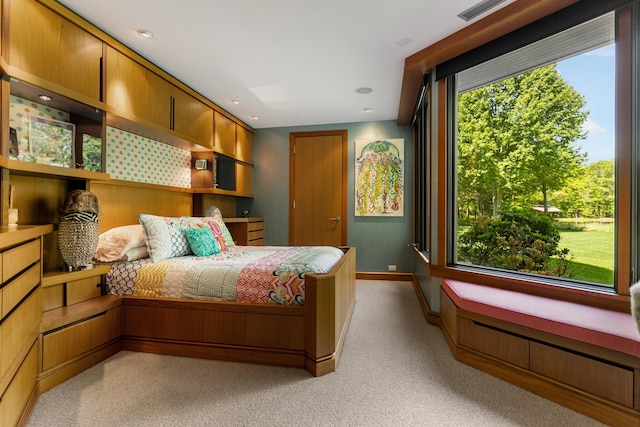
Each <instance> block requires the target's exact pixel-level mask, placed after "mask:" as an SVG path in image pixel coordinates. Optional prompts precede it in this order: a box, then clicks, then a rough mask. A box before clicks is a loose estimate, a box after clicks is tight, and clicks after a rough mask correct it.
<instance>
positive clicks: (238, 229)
mask: <svg viewBox="0 0 640 427" xmlns="http://www.w3.org/2000/svg"><path fill="white" fill-rule="evenodd" d="M224 223H225V225H226V226H227V228H228V229H229V233H231V237H233V241H234V242H235V243H236V245H240V246H262V245H264V219H263V218H260V217H251V218H225V219H224Z"/></svg>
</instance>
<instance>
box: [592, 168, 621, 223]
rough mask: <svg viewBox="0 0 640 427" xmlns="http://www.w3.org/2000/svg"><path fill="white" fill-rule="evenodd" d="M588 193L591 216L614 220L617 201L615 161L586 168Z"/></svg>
mask: <svg viewBox="0 0 640 427" xmlns="http://www.w3.org/2000/svg"><path fill="white" fill-rule="evenodd" d="M586 173H587V177H588V178H587V191H588V195H589V208H590V211H591V212H590V213H591V216H594V217H596V218H603V217H606V218H612V217H613V214H614V206H615V203H614V200H615V172H614V165H613V160H600V161H597V162H594V163H591V164H590V165H588V166H587V168H586Z"/></svg>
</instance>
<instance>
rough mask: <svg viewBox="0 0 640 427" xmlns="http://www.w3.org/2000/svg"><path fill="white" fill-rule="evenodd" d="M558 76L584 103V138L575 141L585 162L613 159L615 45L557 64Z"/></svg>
mask: <svg viewBox="0 0 640 427" xmlns="http://www.w3.org/2000/svg"><path fill="white" fill-rule="evenodd" d="M557 69H558V71H559V72H560V75H561V76H562V77H563V78H564V79H565V80H566V81H567V82H569V83H570V84H571V85H572V86H573V87H574V88H575V89H576V90H577V91H578V92H579V93H580V94H581V95H583V96H584V98H585V101H586V104H587V105H586V108H585V109H586V110H587V111H589V116H588V117H587V121H586V123H585V125H584V128H585V130H587V131H588V134H587V138H586V140H584V141H580V142H578V144H579V145H580V146H581V147H582V151H583V152H586V153H587V157H588V160H587V163H591V162H595V161H598V160H613V158H614V156H615V152H614V151H615V150H614V148H615V144H614V142H615V126H614V125H615V114H614V113H615V95H614V94H615V45H613V44H611V45H608V46H605V47H601V48H599V49H595V50H592V51H590V52H587V53H584V54H582V55H578V56H574V57H572V58H569V59H565V60H563V61H560V62H558V63H557Z"/></svg>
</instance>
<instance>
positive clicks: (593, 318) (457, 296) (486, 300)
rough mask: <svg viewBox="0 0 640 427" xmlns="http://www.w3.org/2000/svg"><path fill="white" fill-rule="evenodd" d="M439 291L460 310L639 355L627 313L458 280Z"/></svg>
mask: <svg viewBox="0 0 640 427" xmlns="http://www.w3.org/2000/svg"><path fill="white" fill-rule="evenodd" d="M442 288H443V290H444V291H445V292H446V293H447V295H448V296H449V297H450V298H451V300H452V301H453V302H454V303H455V304H456V305H457V306H458V307H459V308H461V309H463V310H466V311H469V312H472V313H478V314H482V315H485V316H489V317H493V318H496V319H500V320H504V321H506V322H511V323H515V324H518V325H522V326H526V327H529V328H532V329H537V330H540V331H544V332H548V333H550V334H555V335H560V336H563V337H566V338H570V339H573V340H576V341H582V342H586V343H589V344H593V345H597V346H600V347H605V348H609V349H611V350H616V351H619V352H621V353H627V354H630V355H633V356H640V333H639V332H638V329H637V327H636V323H635V322H634V320H633V318H632V316H631V314H630V313H621V312H617V311H612V310H606V309H602V308H597V307H590V306H586V305H582V304H577V303H572V302H567V301H559V300H555V299H551V298H545V297H539V296H535V295H527V294H523V293H520V292H514V291H509V290H505V289H498V288H493V287H491V286H482V285H476V284H473V283H466V282H460V281H457V280H449V279H445V280H443V282H442Z"/></svg>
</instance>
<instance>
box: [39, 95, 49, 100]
mask: <svg viewBox="0 0 640 427" xmlns="http://www.w3.org/2000/svg"><path fill="white" fill-rule="evenodd" d="M38 98H40V99H41V100H43V101H51V99H52V98H51V97H50V96H49V95H38Z"/></svg>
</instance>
